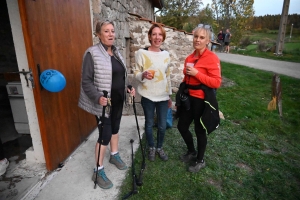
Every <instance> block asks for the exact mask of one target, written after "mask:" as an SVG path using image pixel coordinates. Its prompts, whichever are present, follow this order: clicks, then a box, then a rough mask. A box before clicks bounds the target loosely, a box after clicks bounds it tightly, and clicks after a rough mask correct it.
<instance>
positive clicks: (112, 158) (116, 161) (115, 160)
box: [109, 153, 127, 170]
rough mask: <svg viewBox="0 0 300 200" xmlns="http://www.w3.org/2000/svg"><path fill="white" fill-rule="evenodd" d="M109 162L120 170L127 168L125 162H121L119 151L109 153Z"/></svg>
mask: <svg viewBox="0 0 300 200" xmlns="http://www.w3.org/2000/svg"><path fill="white" fill-rule="evenodd" d="M109 162H110V163H111V164H114V165H116V167H117V168H118V169H120V170H124V169H127V166H126V164H125V163H124V162H123V160H122V159H121V157H120V154H119V153H116V154H115V155H110V159H109Z"/></svg>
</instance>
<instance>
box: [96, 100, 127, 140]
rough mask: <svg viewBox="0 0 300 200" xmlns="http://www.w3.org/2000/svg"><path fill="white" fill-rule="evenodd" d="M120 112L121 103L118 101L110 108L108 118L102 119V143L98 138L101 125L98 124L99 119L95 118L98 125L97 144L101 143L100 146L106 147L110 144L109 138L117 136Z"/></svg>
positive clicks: (121, 108) (121, 109)
mask: <svg viewBox="0 0 300 200" xmlns="http://www.w3.org/2000/svg"><path fill="white" fill-rule="evenodd" d="M122 111H123V102H122V101H120V102H118V104H116V103H114V104H113V106H112V107H111V114H110V116H109V118H104V123H103V132H102V141H101V138H100V131H101V125H102V124H99V118H98V116H96V121H97V125H98V130H99V138H98V143H100V141H101V143H100V144H102V145H105V146H106V145H108V143H109V142H110V139H111V136H112V135H114V134H117V133H118V132H119V129H120V123H121V117H122Z"/></svg>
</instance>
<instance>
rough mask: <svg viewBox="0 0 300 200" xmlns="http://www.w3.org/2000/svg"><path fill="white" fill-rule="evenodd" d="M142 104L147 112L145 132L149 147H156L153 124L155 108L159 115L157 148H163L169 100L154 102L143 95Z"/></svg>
mask: <svg viewBox="0 0 300 200" xmlns="http://www.w3.org/2000/svg"><path fill="white" fill-rule="evenodd" d="M141 104H142V107H143V109H144V114H145V132H146V138H147V142H148V145H149V147H154V139H153V125H154V110H156V116H157V144H156V145H157V148H161V147H162V145H163V142H164V137H165V133H166V126H167V112H168V101H159V102H153V101H151V100H149V99H147V98H145V97H142V99H141Z"/></svg>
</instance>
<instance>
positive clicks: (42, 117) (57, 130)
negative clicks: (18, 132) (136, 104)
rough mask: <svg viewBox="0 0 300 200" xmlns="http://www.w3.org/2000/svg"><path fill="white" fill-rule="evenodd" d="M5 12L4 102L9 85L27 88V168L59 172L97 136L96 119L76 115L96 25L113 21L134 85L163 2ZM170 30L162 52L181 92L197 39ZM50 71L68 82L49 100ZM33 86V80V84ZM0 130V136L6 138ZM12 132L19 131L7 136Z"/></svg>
mask: <svg viewBox="0 0 300 200" xmlns="http://www.w3.org/2000/svg"><path fill="white" fill-rule="evenodd" d="M2 4H3V6H1V14H2V15H4V14H6V17H3V18H2V19H3V20H2V21H1V25H2V27H7V28H6V29H5V34H3V33H0V34H1V35H2V36H5V38H6V41H4V42H0V46H1V50H2V51H1V52H0V54H1V55H0V59H1V60H0V83H1V85H0V86H1V90H0V97H1V98H2V97H5V98H4V99H5V101H6V103H7V101H8V97H7V96H8V94H7V92H6V88H5V86H6V84H7V82H9V81H13V80H18V81H19V82H20V83H21V87H22V90H23V95H24V103H25V107H26V111H25V112H26V115H27V117H28V127H29V131H30V137H31V140H32V146H31V147H30V148H29V149H27V150H26V162H29V163H33V165H34V164H36V163H44V164H46V168H47V169H48V170H53V169H55V168H56V167H57V166H58V164H59V163H60V162H63V161H64V160H65V159H66V158H67V157H68V156H69V155H70V154H71V153H72V152H73V151H74V149H76V148H77V147H78V146H79V145H80V144H81V143H82V142H83V141H84V139H85V138H86V137H87V136H88V135H89V134H90V133H91V131H93V130H94V129H95V123H94V119H93V118H92V116H87V114H86V113H84V112H83V111H82V110H80V108H78V106H77V102H78V101H77V100H78V96H79V88H80V85H79V83H80V75H81V63H82V55H83V53H84V51H85V49H86V48H87V47H88V46H90V45H92V44H95V43H97V42H98V41H97V38H96V37H94V35H93V33H94V32H95V24H96V22H97V21H98V20H102V19H108V20H111V21H114V23H115V26H116V46H117V47H118V48H119V49H120V51H121V53H122V54H123V57H124V58H125V60H126V65H127V68H128V71H129V77H130V79H131V81H132V82H133V85H134V79H133V78H132V77H133V75H132V74H130V73H131V72H132V70H131V69H132V66H133V65H134V52H135V51H136V50H137V49H139V48H143V47H145V46H148V45H149V43H148V40H147V31H148V29H149V27H150V26H151V23H154V22H153V21H154V8H158V9H161V8H162V6H163V1H162V0H122V1H121V0H113V1H112V0H89V1H84V0H76V1H72V3H71V2H69V1H60V0H52V1H45V2H44V1H27V0H26V1H22V0H6V4H5V1H4V2H2ZM2 4H1V5H2ZM4 4H5V5H4ZM164 27H165V29H166V32H167V38H166V40H165V42H164V45H163V47H162V48H163V49H165V50H167V51H169V52H170V54H171V59H172V61H171V69H172V74H171V79H172V86H173V87H175V88H176V87H177V86H178V84H179V83H180V82H181V79H182V72H181V71H182V68H183V61H184V58H185V57H186V56H187V55H188V54H189V53H190V52H191V51H192V45H191V44H192V43H191V39H192V38H191V35H190V34H188V33H185V32H183V31H179V30H176V29H175V28H172V27H168V26H166V25H165V26H164ZM3 49H5V50H3ZM49 68H53V69H56V70H59V71H61V72H62V73H63V74H64V75H65V77H66V79H67V85H66V88H65V89H64V90H63V91H62V92H59V93H50V92H48V91H45V89H43V88H42V86H41V85H40V84H39V76H40V71H43V70H45V69H49ZM18 71H20V72H22V71H26V74H23V73H20V74H18V73H15V75H17V77H16V76H14V78H13V79H12V78H11V77H8V76H7V75H8V74H10V73H9V72H18ZM28 78H33V82H30V81H29V79H28ZM28 81H29V82H28ZM1 98H0V101H1ZM137 100H138V99H137ZM61 108H63V109H61ZM9 109H10V108H9ZM9 112H10V116H11V115H12V114H11V111H9ZM78 116H80V117H78ZM9 120H12V119H11V118H10V119H9ZM9 120H8V119H7V121H9ZM6 125H7V126H9V123H7V124H6ZM1 128H2V129H3V131H2V133H1V134H5V131H6V130H4V128H3V127H1ZM12 128H13V124H12V127H9V129H8V130H12ZM8 135H11V134H10V133H8V134H6V136H8ZM0 136H1V135H0ZM6 136H5V137H6ZM9 137H10V136H8V137H7V138H6V141H9Z"/></svg>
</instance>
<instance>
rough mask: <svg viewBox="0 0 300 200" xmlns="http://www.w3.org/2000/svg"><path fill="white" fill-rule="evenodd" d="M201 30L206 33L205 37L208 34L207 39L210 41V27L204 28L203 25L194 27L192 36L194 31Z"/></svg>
mask: <svg viewBox="0 0 300 200" xmlns="http://www.w3.org/2000/svg"><path fill="white" fill-rule="evenodd" d="M201 31H204V32H205V33H206V37H207V36H208V40H209V41H210V39H211V32H210V29H209V28H205V26H202V27H196V28H195V29H194V30H193V36H195V34H196V33H198V32H201Z"/></svg>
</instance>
